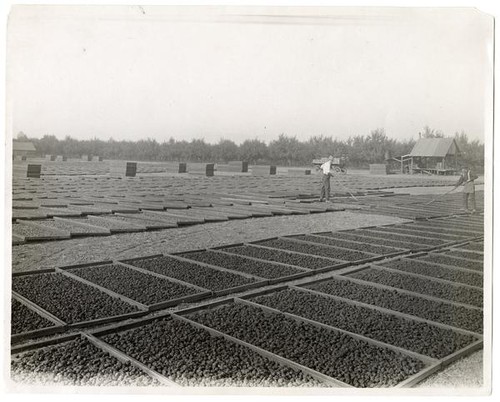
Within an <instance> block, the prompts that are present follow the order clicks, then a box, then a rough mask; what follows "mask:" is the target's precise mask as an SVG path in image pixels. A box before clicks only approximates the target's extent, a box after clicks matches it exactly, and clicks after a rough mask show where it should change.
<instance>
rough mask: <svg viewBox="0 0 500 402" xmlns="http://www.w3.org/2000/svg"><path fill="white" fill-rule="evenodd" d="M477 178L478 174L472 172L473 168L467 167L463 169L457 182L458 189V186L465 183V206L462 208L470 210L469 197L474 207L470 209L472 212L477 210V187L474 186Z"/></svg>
mask: <svg viewBox="0 0 500 402" xmlns="http://www.w3.org/2000/svg"><path fill="white" fill-rule="evenodd" d="M476 179H477V176H476V175H475V174H474V173H472V171H471V169H470V168H469V167H465V168H463V169H462V174H461V175H460V178H459V179H458V181H457V184H455V188H454V189H456V188H457V187H458V186H460V185H463V186H464V190H463V195H464V207H463V208H462V209H463V210H464V211H468V212H469V199H470V203H471V207H472V209H471V210H470V212H471V213H475V212H476V189H475V186H474V180H476Z"/></svg>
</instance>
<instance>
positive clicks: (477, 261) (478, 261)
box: [429, 250, 484, 264]
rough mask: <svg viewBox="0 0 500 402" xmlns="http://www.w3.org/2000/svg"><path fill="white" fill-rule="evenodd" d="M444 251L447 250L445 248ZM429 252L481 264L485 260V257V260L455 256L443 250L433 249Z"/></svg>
mask: <svg viewBox="0 0 500 402" xmlns="http://www.w3.org/2000/svg"><path fill="white" fill-rule="evenodd" d="M444 251H446V250H444ZM429 254H435V255H442V256H445V257H450V258H455V259H457V260H460V261H465V262H475V263H480V264H483V262H484V259H483V260H472V259H470V258H465V257H459V256H454V255H451V254H446V253H445V252H441V250H438V251H432V252H431V253H429Z"/></svg>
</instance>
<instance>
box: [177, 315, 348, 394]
mask: <svg viewBox="0 0 500 402" xmlns="http://www.w3.org/2000/svg"><path fill="white" fill-rule="evenodd" d="M172 318H174V319H177V320H180V321H183V322H186V323H188V324H190V325H192V326H193V327H196V328H200V329H202V330H205V331H207V332H209V333H210V334H212V335H213V336H219V337H222V338H224V339H227V340H228V341H230V342H232V343H236V344H238V345H241V346H244V347H246V348H248V349H250V350H252V351H253V352H255V353H257V354H259V355H261V356H263V357H266V358H268V359H269V360H272V361H274V362H276V363H279V364H280V365H283V366H285V367H289V368H291V369H294V370H299V371H301V372H303V373H305V374H308V375H309V376H311V377H313V378H314V379H316V380H319V381H321V382H323V383H325V384H328V385H330V386H333V387H346V388H352V386H351V385H349V384H346V383H344V382H342V381H340V380H337V379H335V378H333V377H330V376H327V375H326V374H323V373H320V372H319V371H316V370H314V369H311V368H309V367H306V366H303V365H301V364H299V363H296V362H294V361H292V360H289V359H287V358H285V357H282V356H279V355H277V354H275V353H272V352H269V351H268V350H265V349H262V348H260V347H258V346H255V345H253V344H251V343H248V342H245V341H242V340H240V339H238V338H235V337H233V336H231V335H228V334H225V333H223V332H220V331H218V330H216V329H213V328H210V327H207V326H205V325H203V324H200V323H198V322H196V321H193V320H190V319H189V318H187V317H184V316H181V315H178V314H176V313H172Z"/></svg>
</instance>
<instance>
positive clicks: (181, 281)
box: [114, 255, 212, 294]
mask: <svg viewBox="0 0 500 402" xmlns="http://www.w3.org/2000/svg"><path fill="white" fill-rule="evenodd" d="M160 257H163V255H160ZM114 264H118V265H122V266H124V267H127V268H130V269H133V270H134V271H137V272H141V273H143V274H146V275H151V276H155V277H157V278H162V279H167V280H169V281H171V282H175V283H178V284H179V285H183V286H186V287H188V288H192V289H195V290H198V291H199V292H201V293H207V292H208V293H210V294H211V293H212V291H211V290H210V289H205V288H202V287H201V286H197V285H194V284H192V283H189V282H185V281H183V280H181V279H177V278H172V277H171V276H168V275H163V274H160V273H157V272H153V271H149V270H147V269H146V268H141V267H136V266H135V265H130V264H127V263H126V262H123V261H115V262H114Z"/></svg>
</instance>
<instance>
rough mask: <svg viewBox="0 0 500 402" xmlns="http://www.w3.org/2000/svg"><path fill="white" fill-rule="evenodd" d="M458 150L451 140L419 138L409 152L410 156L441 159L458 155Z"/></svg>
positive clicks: (454, 142)
mask: <svg viewBox="0 0 500 402" xmlns="http://www.w3.org/2000/svg"><path fill="white" fill-rule="evenodd" d="M458 154H460V150H459V149H458V145H457V143H456V141H455V140H454V139H453V138H421V139H419V140H418V141H417V143H416V144H415V146H414V147H413V149H412V150H411V152H410V155H411V156H426V157H441V158H444V157H445V156H447V155H458Z"/></svg>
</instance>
